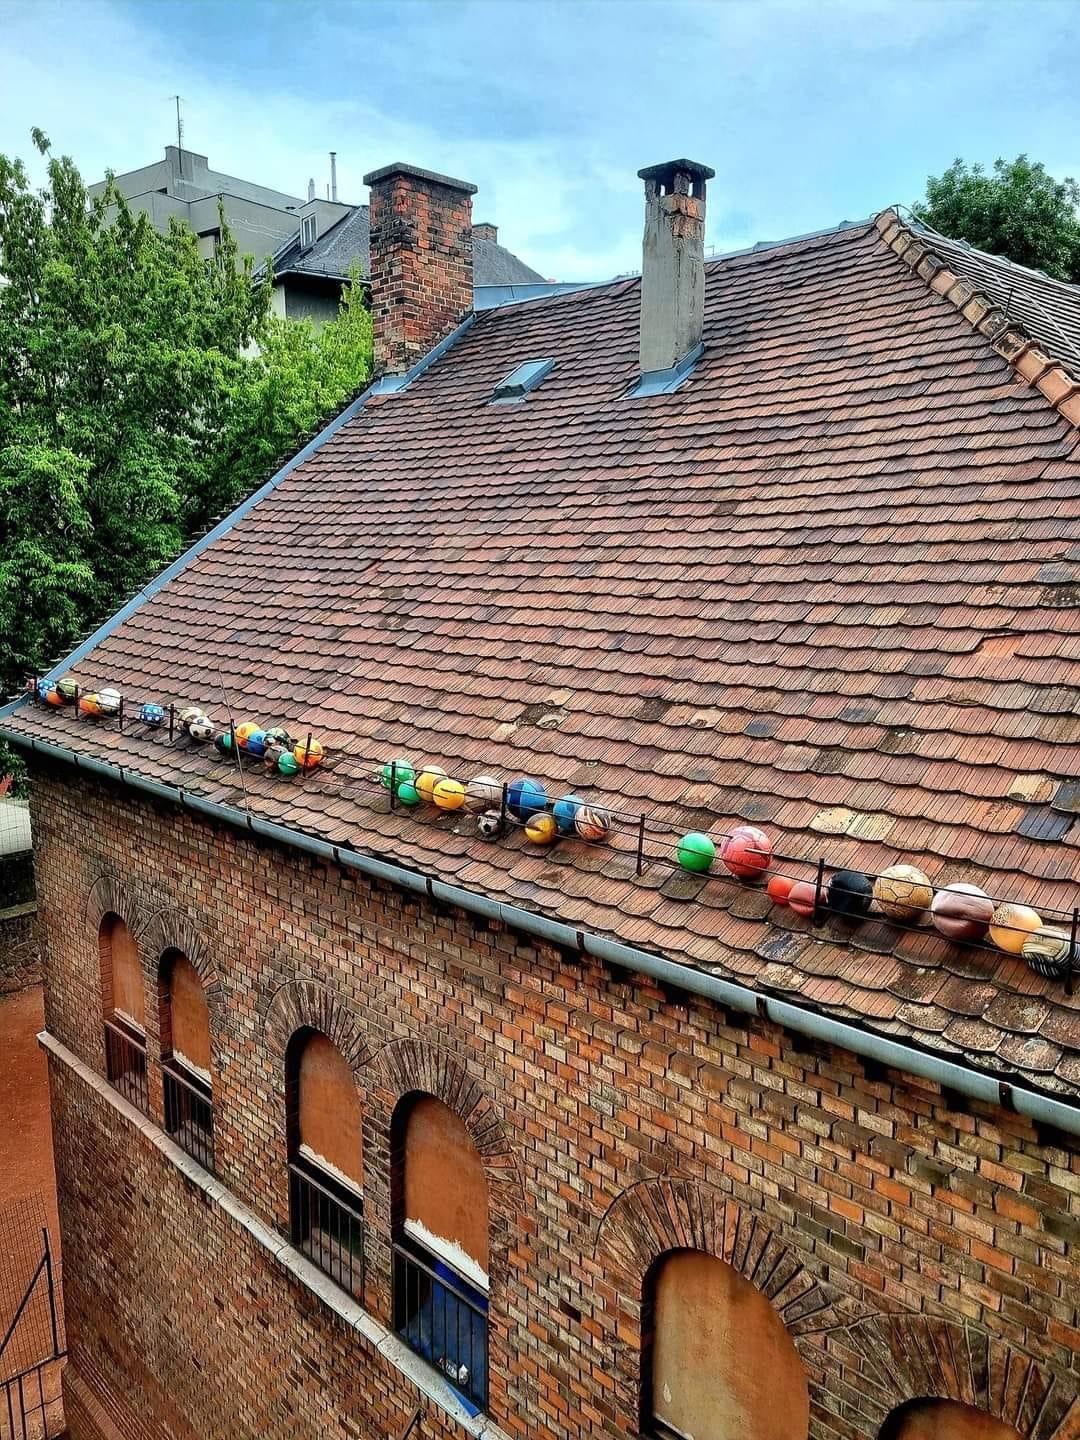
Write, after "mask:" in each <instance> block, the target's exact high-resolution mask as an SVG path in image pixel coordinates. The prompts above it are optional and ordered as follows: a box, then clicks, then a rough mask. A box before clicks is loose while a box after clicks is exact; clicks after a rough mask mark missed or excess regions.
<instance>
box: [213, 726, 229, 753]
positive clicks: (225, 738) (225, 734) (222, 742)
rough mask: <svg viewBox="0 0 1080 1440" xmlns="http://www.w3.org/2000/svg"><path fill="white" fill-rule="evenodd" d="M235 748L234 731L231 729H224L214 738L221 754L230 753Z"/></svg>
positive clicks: (217, 749) (215, 745) (215, 747)
mask: <svg viewBox="0 0 1080 1440" xmlns="http://www.w3.org/2000/svg"><path fill="white" fill-rule="evenodd" d="M232 748H233V733H232V731H231V730H223V731H222V732H221V734H220V735H218V736H217V737H216V738H215V740H214V749H215V750H216V751H217V752H218V754H219V755H228V754H229V752H230V751H231V750H232Z"/></svg>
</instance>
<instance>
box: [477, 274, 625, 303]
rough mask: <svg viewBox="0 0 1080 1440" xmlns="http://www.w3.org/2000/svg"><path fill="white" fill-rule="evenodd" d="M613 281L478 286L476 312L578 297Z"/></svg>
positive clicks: (611, 283)
mask: <svg viewBox="0 0 1080 1440" xmlns="http://www.w3.org/2000/svg"><path fill="white" fill-rule="evenodd" d="M614 283H615V282H614V281H613V280H553V281H551V282H550V283H545V284H541V283H539V282H535V283H533V284H528V285H526V284H520V285H476V286H474V288H473V308H474V309H475V310H498V309H501V308H502V306H504V305H524V304H526V302H528V301H531V300H548V299H550V298H551V297H552V296H553V295H576V294H577V292H578V291H579V290H597V289H600V288H602V287H603V286H604V285H613V284H614Z"/></svg>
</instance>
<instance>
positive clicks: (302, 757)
mask: <svg viewBox="0 0 1080 1440" xmlns="http://www.w3.org/2000/svg"><path fill="white" fill-rule="evenodd" d="M292 753H293V759H294V760H295V761H296V763H297V764H298V765H299V766H300V768H301V769H302V770H314V769H315V766H316V765H318V764H319V762H320V761H321V760H322V758H323V747H322V745H321V743H320V742H319V741H318V740H301V741H300V743H299V745H297V746H295V747H294V749H293V752H292Z"/></svg>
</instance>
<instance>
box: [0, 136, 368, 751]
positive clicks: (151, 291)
mask: <svg viewBox="0 0 1080 1440" xmlns="http://www.w3.org/2000/svg"><path fill="white" fill-rule="evenodd" d="M34 142H35V144H36V145H37V147H38V149H39V151H40V152H41V153H42V154H43V155H48V156H49V158H48V168H47V174H48V182H47V184H46V185H45V186H44V188H43V189H41V190H40V191H35V190H33V189H32V188H31V186H30V184H29V181H28V179H27V175H26V171H25V167H24V166H23V165H22V163H21V162H20V161H19V160H13V159H8V158H7V157H5V156H3V155H0V277H2V278H0V693H4V694H7V693H11V692H12V691H13V690H14V689H17V688H19V686H20V685H21V681H22V678H23V676H24V675H25V674H26V673H28V672H39V671H40V670H41V669H42V668H43V667H44V666H45V665H46V663H47V662H48V661H49V659H50V658H51V657H53V656H55V655H56V654H57V653H60V652H61V651H62V650H63V649H65V648H66V647H68V646H69V645H70V644H71V643H72V642H73V641H74V638H75V637H76V635H77V634H78V633H79V632H80V631H81V630H83V629H85V628H87V627H88V626H89V625H91V624H92V623H94V622H96V621H99V620H101V619H102V618H104V617H105V616H107V615H108V614H110V613H111V612H112V611H113V610H114V609H116V608H117V607H118V606H119V604H120V603H121V602H122V600H123V599H124V597H125V596H126V595H128V594H130V593H131V592H132V591H133V590H134V589H135V588H137V587H138V586H139V585H141V584H144V583H145V582H146V581H147V580H148V579H149V578H150V577H151V576H152V575H153V574H155V573H156V572H157V571H159V570H160V569H161V568H162V567H163V566H164V565H166V564H168V563H169V562H170V561H171V560H172V559H174V558H175V556H176V555H177V554H178V553H179V552H180V550H181V549H182V547H183V545H184V543H185V537H189V536H190V535H192V534H197V533H200V532H202V531H204V530H205V529H206V528H207V525H208V524H209V522H210V520H211V518H212V517H213V516H214V515H215V514H216V513H218V512H220V511H221V510H223V509H225V508H228V507H230V506H232V505H233V504H235V503H236V501H237V500H238V499H239V498H240V497H241V496H242V495H244V494H246V493H248V492H249V491H250V490H251V489H253V488H254V487H255V486H256V485H257V484H258V483H259V482H260V481H261V480H262V479H263V478H264V477H265V475H266V473H267V471H268V470H269V468H270V466H271V465H272V462H273V460H274V459H275V457H277V456H278V455H280V454H281V453H282V452H284V451H288V450H291V449H293V448H295V446H296V444H297V443H298V441H299V440H300V439H301V438H302V437H303V436H304V435H305V434H306V433H307V432H309V431H311V430H312V429H313V428H314V427H315V426H316V425H317V423H318V422H319V421H320V420H321V419H323V418H325V417H327V416H329V415H331V414H333V413H334V412H336V411H337V410H338V409H340V408H341V405H342V404H343V403H344V401H345V400H346V399H347V398H348V396H349V395H350V394H351V393H352V392H353V391H355V390H356V389H357V388H358V387H360V386H361V385H363V384H364V383H365V381H366V380H367V378H368V376H369V375H370V371H371V324H370V317H369V315H368V312H367V310H366V308H365V306H364V302H363V293H362V287H361V286H360V284H359V279H358V277H354V278H353V281H352V283H351V284H350V285H349V287H348V288H347V291H346V294H345V299H344V302H343V305H342V307H341V311H340V314H339V316H338V317H337V319H335V320H333V321H331V322H330V323H329V324H328V325H326V326H325V327H324V328H323V329H322V330H321V331H319V332H316V331H315V330H314V329H313V328H312V327H311V326H310V325H308V324H298V323H296V322H293V321H287V320H279V319H277V318H275V317H273V316H272V315H271V313H270V284H269V282H267V283H262V284H256V283H253V273H252V264H251V261H250V260H248V259H245V260H244V261H243V262H241V261H240V260H239V257H238V253H237V246H236V243H235V241H234V239H233V237H232V236H231V235H230V233H229V230H228V227H227V226H226V225H225V223H224V219H223V218H222V225H221V240H220V244H219V247H218V250H217V253H216V254H215V256H214V257H213V258H212V259H210V260H207V259H205V258H204V257H203V256H201V255H200V254H199V249H198V242H197V240H196V237H195V236H194V234H193V233H192V232H191V230H190V229H188V228H187V227H186V226H183V225H180V224H178V223H176V222H173V223H172V225H171V227H170V229H169V231H168V233H167V234H165V235H159V234H158V233H157V232H156V231H155V230H154V229H153V227H152V226H151V224H150V223H149V221H148V219H147V217H146V216H144V215H141V214H134V213H133V212H132V211H131V210H130V208H129V207H128V205H127V203H126V202H125V200H124V198H123V196H122V195H121V194H120V193H119V191H118V190H116V188H115V187H113V186H111V185H110V186H109V187H108V189H107V190H106V193H105V194H104V195H102V196H101V197H99V198H98V199H96V200H94V201H93V202H90V201H89V200H88V197H87V194H86V189H85V186H84V185H83V182H82V180H81V178H80V176H79V173H78V171H77V170H76V168H75V166H74V165H73V164H72V162H71V161H70V160H69V159H66V158H65V159H57V158H55V157H53V156H51V155H49V144H48V141H47V140H46V139H45V137H44V136H43V135H42V134H41V133H40V132H39V131H36V132H34ZM0 773H2V761H0Z"/></svg>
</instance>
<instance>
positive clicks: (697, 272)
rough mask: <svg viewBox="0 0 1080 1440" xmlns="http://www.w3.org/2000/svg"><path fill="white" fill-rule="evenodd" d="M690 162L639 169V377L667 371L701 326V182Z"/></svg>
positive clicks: (700, 168) (707, 176)
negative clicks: (642, 190)
mask: <svg viewBox="0 0 1080 1440" xmlns="http://www.w3.org/2000/svg"><path fill="white" fill-rule="evenodd" d="M715 174H716V171H715V170H710V169H709V167H708V166H707V165H699V164H697V162H696V161H694V160H669V161H668V162H667V164H665V165H650V166H648V167H647V168H646V169H644V170H639V171H638V175H639V176H640V177H641V179H642V180H644V181H645V238H644V242H643V246H642V262H641V341H640V357H641V371H642V374H643V375H647V374H650V373H652V372H653V371H658V370H659V371H664V370H670V369H672V367H674V366H676V365H678V364H679V363H680V361H683V360H685V359H686V358H687V356H688V355H690V354H691V353H692V352H693V351H694V350H695V349H696V348H697V346H698V345H700V343H701V335H702V330H703V329H704V325H705V182H706V181H707V180H711V179H712V177H713V176H714V175H715Z"/></svg>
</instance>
